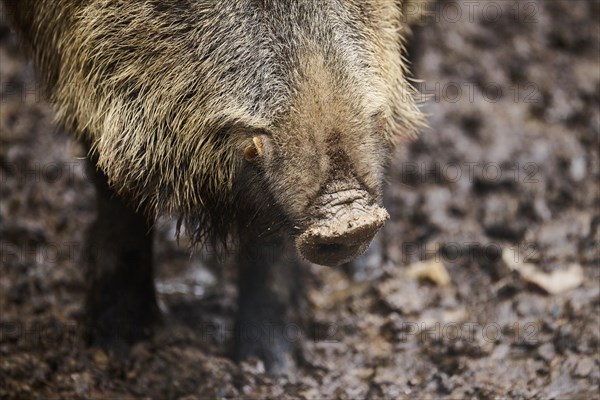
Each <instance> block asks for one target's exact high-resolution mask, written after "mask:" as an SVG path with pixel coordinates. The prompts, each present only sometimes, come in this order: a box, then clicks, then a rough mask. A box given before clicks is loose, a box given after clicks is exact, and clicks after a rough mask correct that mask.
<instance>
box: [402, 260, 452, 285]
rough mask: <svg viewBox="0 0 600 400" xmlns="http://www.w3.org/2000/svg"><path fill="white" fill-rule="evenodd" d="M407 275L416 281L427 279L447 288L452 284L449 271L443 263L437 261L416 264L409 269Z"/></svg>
mask: <svg viewBox="0 0 600 400" xmlns="http://www.w3.org/2000/svg"><path fill="white" fill-rule="evenodd" d="M406 274H407V275H408V276H409V277H411V278H414V279H419V280H423V279H427V280H429V281H431V282H433V283H435V284H436V285H438V286H446V285H447V284H449V283H450V275H449V274H448V270H446V267H445V266H444V264H443V263H442V262H441V261H438V260H436V259H431V260H427V261H420V262H416V263H414V264H412V265H411V266H409V267H408V269H407V271H406Z"/></svg>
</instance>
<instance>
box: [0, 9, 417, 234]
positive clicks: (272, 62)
mask: <svg viewBox="0 0 600 400" xmlns="http://www.w3.org/2000/svg"><path fill="white" fill-rule="evenodd" d="M413 1H415V0H413ZM416 1H417V2H419V1H421V0H416ZM5 3H6V6H7V9H8V11H9V13H10V14H11V15H12V19H13V20H14V25H15V26H16V27H17V29H18V30H19V33H20V34H21V37H22V38H23V40H24V43H25V45H26V46H27V48H28V49H29V50H30V51H31V53H32V55H33V57H34V59H35V63H36V66H37V68H38V71H39V72H40V75H41V78H42V80H43V81H44V82H45V84H46V85H47V89H48V93H49V96H50V98H51V101H52V102H53V103H54V105H55V108H56V110H57V114H58V118H59V120H60V121H61V122H62V123H64V124H65V125H66V126H67V127H68V128H69V129H70V130H71V131H73V132H74V133H75V134H77V135H78V136H79V137H81V138H83V139H84V140H85V141H87V142H88V143H90V144H91V149H92V151H93V153H94V154H95V155H96V157H97V163H98V166H99V167H100V168H101V169H102V170H103V171H104V173H105V174H106V175H107V177H108V179H109V181H110V183H111V185H112V186H113V187H114V188H115V189H116V190H117V191H118V192H119V193H121V194H122V195H124V196H127V197H128V198H130V199H133V201H134V204H136V205H137V206H143V207H144V208H145V210H146V211H147V212H148V213H149V214H150V215H155V214H157V213H159V212H166V213H169V214H175V215H180V216H184V217H185V218H186V220H187V221H188V222H190V223H191V224H192V225H193V226H194V227H195V228H196V229H199V231H198V233H200V234H206V233H209V234H211V235H212V234H214V235H215V236H220V237H223V236H225V235H226V234H227V233H228V232H230V231H231V229H232V228H234V227H235V224H236V221H238V219H239V218H240V209H243V207H240V204H241V203H244V202H247V201H248V198H249V197H255V198H260V197H261V196H263V194H260V193H259V194H257V192H259V191H265V190H266V191H268V192H269V193H268V194H266V195H264V198H263V200H260V201H263V202H264V203H265V204H267V203H268V205H271V206H273V205H274V206H275V208H276V209H279V210H281V214H282V215H285V216H288V217H291V220H292V222H293V223H297V222H298V221H296V219H299V220H301V219H302V215H303V211H304V210H305V208H306V207H307V205H308V204H309V202H310V200H311V199H312V198H314V196H316V194H317V193H318V192H319V190H320V189H321V188H322V187H323V185H324V184H325V181H326V180H327V179H328V171H329V172H330V170H331V168H335V166H331V165H329V164H330V163H332V161H331V159H330V158H329V157H327V156H326V152H327V151H328V150H327V149H328V144H327V143H328V140H329V139H328V138H329V135H330V134H331V131H332V130H334V131H336V132H338V133H339V135H338V136H337V137H338V141H339V143H336V144H335V146H337V147H339V148H342V149H344V151H345V152H347V153H349V154H348V157H349V159H350V160H351V162H352V163H353V169H354V172H353V174H354V175H355V176H356V178H357V179H362V182H361V183H362V184H364V185H365V186H366V187H367V188H369V189H370V191H372V192H373V194H375V195H377V194H378V192H379V186H380V182H381V176H382V168H383V166H384V165H385V163H386V159H387V155H388V154H389V150H390V148H392V147H393V146H394V145H395V144H396V143H398V142H401V141H402V140H403V139H405V138H410V137H413V136H414V135H415V134H416V132H417V130H418V129H419V128H420V127H421V126H422V124H423V116H422V114H421V113H420V111H419V110H418V108H417V106H416V104H415V101H414V90H413V88H412V87H411V85H410V84H409V83H408V81H407V68H406V62H405V60H404V58H403V51H404V50H403V37H404V36H406V35H408V33H409V29H408V26H407V24H406V18H404V17H403V14H402V12H403V7H404V9H406V8H407V2H403V1H399V0H395V1H394V0H351V1H341V0H340V1H333V0H332V1H322V2H314V1H297V2H296V1H294V2H292V1H290V2H287V1H275V0H273V1H270V0H262V1H256V0H243V1H231V2H214V1H192V0H171V1H158V0H147V1H141V0H131V1H117V0H93V1H91V0H90V1H75V0H24V1H19V2H10V1H5ZM403 3H404V4H403ZM408 17H409V18H412V16H408ZM261 133H264V134H265V135H267V136H268V137H269V138H270V139H271V140H272V148H273V152H275V153H276V154H274V157H273V158H272V159H271V161H270V165H259V166H256V168H259V169H261V171H263V172H265V173H264V174H263V175H261V177H260V178H256V177H255V176H251V175H249V174H248V173H246V172H244V171H242V170H243V169H244V168H246V167H245V164H244V160H243V152H244V148H246V147H247V146H248V145H249V144H251V143H252V137H253V136H255V135H257V134H261ZM382 139H383V140H382ZM240 177H247V178H248V177H249V178H250V179H251V180H252V182H254V186H251V185H246V182H243V183H241V185H242V187H236V185H237V184H240ZM248 186H251V187H248ZM273 203H274V204H273ZM258 205H259V206H260V204H258ZM242 219H243V218H242ZM244 221H245V222H244V223H250V221H249V220H248V219H247V218H246V219H244ZM300 222H301V221H300ZM300 222H298V223H300ZM273 223H274V222H273ZM267 225H268V224H267Z"/></svg>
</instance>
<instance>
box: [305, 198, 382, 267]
mask: <svg viewBox="0 0 600 400" xmlns="http://www.w3.org/2000/svg"><path fill="white" fill-rule="evenodd" d="M335 214H336V215H335V216H333V217H331V218H327V219H320V220H319V221H317V222H316V223H314V224H313V225H312V226H310V227H309V228H308V229H307V230H306V231H305V232H304V233H302V235H300V236H299V237H298V238H297V239H296V247H297V249H298V252H299V253H300V254H301V255H302V256H303V257H304V258H306V259H307V260H308V261H310V262H313V263H315V264H321V265H328V266H338V265H340V264H343V263H346V262H349V261H351V260H353V259H354V258H356V257H358V256H359V255H361V254H362V253H364V252H365V250H367V248H368V247H369V244H370V243H371V241H372V240H373V237H374V236H375V234H376V233H377V231H378V230H379V228H381V226H383V224H384V222H385V221H386V220H387V219H388V218H389V215H388V213H387V211H386V210H385V209H383V208H381V207H379V206H377V205H371V206H365V207H360V208H358V210H357V209H351V210H350V211H349V212H346V211H344V210H342V211H341V212H337V213H335Z"/></svg>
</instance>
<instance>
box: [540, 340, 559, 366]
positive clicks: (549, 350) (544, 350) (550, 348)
mask: <svg viewBox="0 0 600 400" xmlns="http://www.w3.org/2000/svg"><path fill="white" fill-rule="evenodd" d="M537 352H538V355H539V356H540V357H541V358H542V360H544V361H546V362H550V361H552V359H553V358H554V356H555V355H556V352H555V351H554V345H553V344H552V343H545V344H543V345H541V346H540V347H538V351H537Z"/></svg>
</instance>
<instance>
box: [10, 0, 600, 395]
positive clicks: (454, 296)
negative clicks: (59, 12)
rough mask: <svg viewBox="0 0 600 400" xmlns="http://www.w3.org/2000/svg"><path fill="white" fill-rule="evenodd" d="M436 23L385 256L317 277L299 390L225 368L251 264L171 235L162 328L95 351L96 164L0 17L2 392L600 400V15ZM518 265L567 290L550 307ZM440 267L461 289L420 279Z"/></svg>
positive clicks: (315, 271)
mask: <svg viewBox="0 0 600 400" xmlns="http://www.w3.org/2000/svg"><path fill="white" fill-rule="evenodd" d="M432 11H433V12H432V17H431V18H429V19H428V20H426V21H425V22H424V24H423V26H422V27H421V28H420V29H418V30H417V35H416V41H415V44H414V45H412V46H411V51H412V58H413V60H414V69H415V71H416V76H417V77H419V78H421V79H423V80H424V81H425V83H423V84H421V85H420V86H421V90H422V91H423V92H424V93H425V94H428V95H429V96H430V99H429V100H428V102H427V103H426V104H425V105H424V109H425V110H426V111H427V112H428V113H429V114H430V118H429V124H430V129H428V130H426V131H425V132H424V133H423V134H422V136H421V137H420V138H419V139H418V140H416V141H415V142H414V143H412V144H410V145H408V146H407V147H406V148H404V149H402V150H401V151H399V152H398V154H397V156H396V157H395V159H394V162H393V164H392V167H391V169H390V173H389V179H388V181H389V182H388V186H387V193H386V198H385V202H386V206H387V207H388V209H389V211H390V214H391V215H392V219H391V221H389V222H388V223H387V225H386V226H385V228H384V231H383V233H382V234H381V235H380V238H379V242H378V243H379V251H378V252H373V253H372V254H371V256H370V257H367V258H365V259H363V260H362V263H361V264H360V265H361V266H360V267H354V268H346V269H339V270H336V269H331V268H324V267H319V266H307V271H308V273H307V282H306V286H307V297H308V310H307V315H306V320H307V323H306V325H307V327H306V329H305V331H304V334H303V336H302V338H303V343H304V353H305V357H304V358H305V362H304V363H302V364H301V365H300V366H299V367H298V370H297V372H296V374H295V377H294V379H284V378H280V379H271V378H269V377H267V376H265V375H264V374H263V373H262V365H261V363H260V362H257V361H252V360H251V361H249V362H245V363H242V364H236V363H234V362H232V361H231V360H230V359H229V358H228V354H229V352H230V348H231V341H232V323H233V322H232V318H233V315H234V314H235V308H236V290H235V283H234V282H235V269H233V268H226V269H216V268H213V267H210V263H208V262H205V260H206V259H207V257H204V256H200V255H196V256H191V257H190V256H189V253H188V252H187V250H186V248H185V243H183V244H179V245H178V244H177V243H176V241H175V238H174V233H173V222H172V221H169V220H165V221H161V223H160V224H159V225H160V226H159V229H158V235H157V240H156V247H157V255H156V258H157V264H158V269H159V270H158V271H157V279H156V285H157V288H158V290H159V293H160V301H161V306H162V308H163V313H164V315H165V320H166V324H165V325H164V327H163V328H161V329H160V331H159V332H157V334H156V335H155V336H154V337H153V338H152V339H151V340H149V341H146V342H143V343H140V344H138V345H136V346H135V347H134V348H133V350H132V352H131V354H130V355H129V357H128V358H127V359H126V360H123V361H119V360H117V359H114V358H113V357H111V356H110V355H107V354H105V353H104V352H102V351H99V350H96V349H93V348H87V347H85V346H84V342H83V340H82V335H81V330H80V329H79V326H80V325H79V321H80V320H81V317H82V315H81V314H82V298H83V292H84V289H83V288H84V284H83V273H82V268H81V264H80V261H79V259H78V254H79V253H78V250H79V249H80V247H81V241H82V235H83V232H84V231H85V228H86V226H87V225H88V224H89V223H90V222H91V221H92V219H93V215H94V206H93V204H94V201H93V199H94V193H93V189H92V187H91V185H90V183H89V182H88V181H87V179H86V177H85V174H84V172H83V163H82V157H83V156H84V154H83V152H82V149H81V148H80V147H79V146H78V145H77V144H76V143H75V142H74V141H73V140H72V139H71V138H70V137H69V136H68V134H66V133H65V132H64V131H62V130H61V129H59V128H57V127H56V126H55V125H54V124H53V122H52V121H53V114H52V112H51V109H50V108H49V106H48V104H47V103H46V102H45V101H44V100H43V99H42V97H41V94H40V93H41V92H40V90H39V88H38V85H37V83H36V81H35V76H34V73H33V71H32V68H31V65H30V64H29V63H27V62H26V60H25V59H24V58H23V57H22V56H21V55H20V53H19V51H18V46H17V44H16V40H15V37H14V36H13V34H12V33H11V32H10V30H9V29H8V27H7V25H6V23H5V22H0V98H1V103H0V107H1V108H0V174H1V175H0V178H1V180H0V201H1V203H0V246H2V247H1V248H0V255H1V260H0V398H2V399H26V398H42V399H51V398H52V399H54V398H56V399H59V398H60V399H66V398H75V399H77V398H80V399H108V398H111V399H121V398H153V399H164V398H186V399H196V398H214V397H232V398H238V397H246V398H298V397H300V398H303V397H304V398H316V399H324V398H347V399H359V398H389V399H396V398H419V399H420V398H439V397H446V398H497V397H504V396H506V397H510V398H580V399H591V398H598V390H599V384H600V370H599V369H600V361H599V354H600V352H599V345H600V325H599V324H600V322H599V319H598V316H599V315H600V284H599V279H600V271H599V265H598V263H599V254H598V248H599V247H598V246H599V243H598V240H599V229H600V228H599V226H600V212H599V201H600V200H599V194H598V182H599V179H600V172H599V171H600V166H599V160H600V158H599V154H598V149H599V147H598V143H599V129H600V98H599V96H600V60H599V53H598V51H599V49H600V47H599V46H600V41H599V25H598V21H600V2H598V1H596V0H591V1H571V0H566V1H556V0H549V1H521V2H513V1H496V2H490V1H482V2H475V3H473V2H471V5H470V6H468V5H466V4H465V3H460V4H458V5H457V3H454V2H450V1H445V2H441V3H437V4H436V5H435V6H434V8H432ZM457 11H459V13H457ZM502 254H504V255H505V257H502ZM507 254H508V255H510V257H511V259H512V260H513V261H515V262H516V263H517V264H518V263H521V264H522V262H523V261H526V262H528V263H530V264H532V265H533V266H534V268H535V270H536V272H537V273H539V274H545V275H544V276H546V277H549V276H552V275H551V274H552V273H553V272H557V271H558V272H559V273H561V272H562V273H564V274H565V275H564V276H565V277H564V278H562V279H559V282H558V283H557V285H558V289H557V290H556V291H554V294H549V293H548V289H547V288H546V289H544V285H541V286H540V285H536V284H533V283H532V282H531V281H528V280H527V279H524V277H523V275H522V274H520V273H519V272H518V271H514V270H511V266H512V267H514V265H512V263H511V262H508V261H507V258H506V255H507ZM431 259H433V260H437V261H440V262H441V263H442V264H443V265H444V268H446V269H447V271H448V273H449V276H450V282H449V283H448V284H446V285H440V284H439V283H440V280H439V279H438V280H437V282H438V283H437V284H436V283H435V279H434V282H430V281H421V280H416V279H415V278H413V277H412V275H410V274H409V273H408V272H407V271H409V270H410V266H411V265H414V263H415V262H417V261H419V260H431ZM515 265H516V264H515ZM579 267H581V268H580V269H579ZM573 268H574V269H573ZM573 270H576V271H582V272H583V279H582V280H581V282H578V283H577V284H576V285H575V286H577V287H576V288H572V289H569V290H563V288H564V287H563V286H561V285H566V282H567V281H568V280H569V279H570V277H569V274H568V273H567V271H573ZM296 333H297V332H292V333H291V334H290V335H291V336H290V338H291V339H290V340H295V339H296V338H297V335H296Z"/></svg>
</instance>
